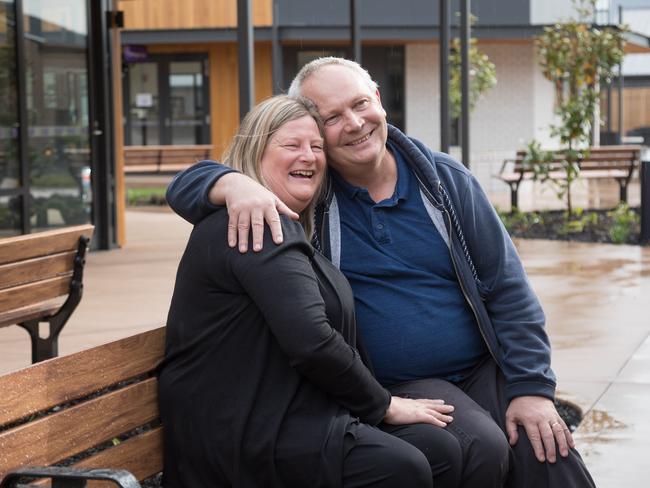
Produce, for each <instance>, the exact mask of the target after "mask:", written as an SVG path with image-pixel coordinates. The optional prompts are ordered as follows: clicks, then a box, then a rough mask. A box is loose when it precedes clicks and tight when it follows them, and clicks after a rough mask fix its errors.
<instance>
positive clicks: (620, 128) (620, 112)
mask: <svg viewBox="0 0 650 488" xmlns="http://www.w3.org/2000/svg"><path fill="white" fill-rule="evenodd" d="M618 23H619V25H621V24H622V23H623V6H622V5H619V6H618ZM623 88H624V81H623V61H621V64H619V65H618V138H617V139H618V143H619V144H623Z"/></svg>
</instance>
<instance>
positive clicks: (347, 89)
mask: <svg viewBox="0 0 650 488" xmlns="http://www.w3.org/2000/svg"><path fill="white" fill-rule="evenodd" d="M301 94H302V95H303V96H305V97H307V98H310V99H311V100H312V101H313V102H314V103H315V104H316V106H317V107H318V112H319V113H320V115H321V117H323V120H324V122H325V143H326V151H327V162H328V163H329V164H330V165H331V166H332V167H333V168H334V169H336V170H337V171H338V172H339V173H341V175H342V176H345V175H346V174H351V173H352V174H358V172H359V170H360V169H362V168H363V167H366V168H367V169H368V171H370V170H372V169H373V168H374V167H376V166H377V165H378V164H379V162H380V161H381V159H382V158H383V156H384V154H385V151H386V137H387V134H388V129H387V126H386V111H385V110H384V108H383V107H382V105H381V101H380V99H379V92H377V91H376V90H375V91H374V92H373V90H372V89H371V88H370V87H369V86H368V85H367V84H366V83H365V81H364V80H363V78H362V77H361V76H360V75H359V74H357V73H356V72H354V71H353V70H352V69H351V68H348V67H346V66H340V65H327V66H323V67H322V68H320V69H319V70H318V71H316V72H315V73H314V74H312V75H311V76H310V77H309V78H307V79H306V80H305V81H304V82H303V84H302V89H301Z"/></svg>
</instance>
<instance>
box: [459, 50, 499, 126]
mask: <svg viewBox="0 0 650 488" xmlns="http://www.w3.org/2000/svg"><path fill="white" fill-rule="evenodd" d="M468 51H469V53H468V54H469V109H470V111H471V110H473V109H474V107H475V106H476V102H478V101H479V100H480V98H481V96H482V95H483V94H484V93H485V92H487V91H488V90H490V89H491V88H493V87H494V85H496V84H497V76H496V67H495V66H494V63H493V62H492V61H490V59H489V58H488V56H487V54H484V53H482V52H480V51H479V50H478V48H477V47H476V39H470V45H469V49H468ZM460 85H461V56H460V39H458V38H456V39H454V40H453V41H452V42H451V50H450V54H449V101H450V102H451V103H450V104H451V116H452V118H453V119H457V118H459V117H460V115H461V101H462V94H461V86H460Z"/></svg>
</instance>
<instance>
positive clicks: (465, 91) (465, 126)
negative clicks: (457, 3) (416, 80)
mask: <svg viewBox="0 0 650 488" xmlns="http://www.w3.org/2000/svg"><path fill="white" fill-rule="evenodd" d="M469 12H470V0H462V2H461V10H460V59H461V73H460V86H461V115H460V122H461V143H462V146H463V147H462V161H463V164H464V165H465V166H466V167H468V168H469V44H470V22H469Z"/></svg>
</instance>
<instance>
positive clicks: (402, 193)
mask: <svg viewBox="0 0 650 488" xmlns="http://www.w3.org/2000/svg"><path fill="white" fill-rule="evenodd" d="M386 145H387V149H388V150H389V151H390V152H391V154H392V155H393V156H394V157H395V163H396V165H397V184H396V185H395V192H394V193H393V196H392V197H391V198H390V199H389V200H390V201H393V202H398V201H399V200H406V199H407V198H408V194H409V189H410V188H409V184H410V181H409V180H410V178H409V169H408V167H407V165H406V162H405V161H404V157H403V156H402V154H401V153H400V152H399V150H398V149H397V148H396V147H395V146H394V145H393V144H392V143H390V142H388V143H387V144H386ZM329 171H330V174H331V176H332V180H333V182H334V188H335V190H337V193H339V194H341V195H345V196H346V197H347V198H349V199H350V200H352V199H353V198H355V197H357V196H358V194H359V192H360V191H362V190H366V189H365V188H361V187H358V186H355V185H352V184H350V183H348V182H347V181H346V180H345V179H344V178H343V177H342V176H341V175H340V174H338V173H337V172H336V170H334V169H331V168H330V170H329ZM364 193H366V194H367V190H366V191H365V192H364Z"/></svg>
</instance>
